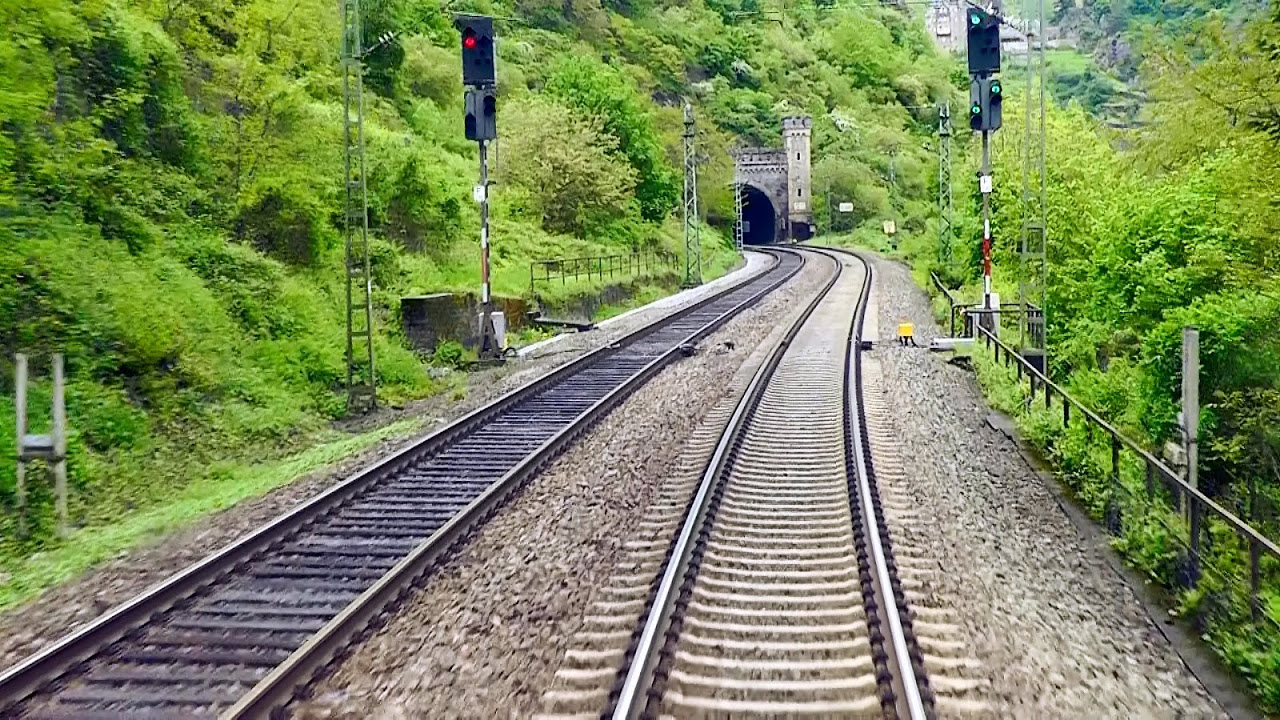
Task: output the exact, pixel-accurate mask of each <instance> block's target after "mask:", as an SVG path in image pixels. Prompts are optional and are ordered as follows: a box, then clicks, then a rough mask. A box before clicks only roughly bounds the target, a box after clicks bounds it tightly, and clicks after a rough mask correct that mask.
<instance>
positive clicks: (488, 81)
mask: <svg viewBox="0 0 1280 720" xmlns="http://www.w3.org/2000/svg"><path fill="white" fill-rule="evenodd" d="M458 29H459V30H460V31H461V40H462V84H463V85H470V86H472V87H492V86H493V85H494V84H495V83H496V82H497V73H496V68H495V64H496V63H495V58H494V43H493V18H491V17H486V16H483V15H464V16H461V17H459V18H458Z"/></svg>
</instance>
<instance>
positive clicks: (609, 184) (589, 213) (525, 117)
mask: <svg viewBox="0 0 1280 720" xmlns="http://www.w3.org/2000/svg"><path fill="white" fill-rule="evenodd" d="M603 125H604V123H603V121H602V120H601V119H599V118H594V117H583V116H580V115H578V114H576V113H574V112H573V111H571V110H569V109H568V108H566V107H564V106H563V105H560V104H558V103H554V102H550V101H547V100H542V99H538V98H529V99H526V100H524V101H521V102H520V103H517V104H515V105H512V106H510V109H509V111H507V112H505V113H504V114H503V121H502V130H501V132H502V134H503V136H505V137H509V138H511V139H510V140H508V141H506V142H505V143H504V146H503V150H504V162H503V164H502V180H503V182H504V184H506V183H510V184H514V185H519V186H522V187H524V188H526V189H528V190H529V191H530V192H531V193H532V194H533V197H534V198H535V207H536V208H537V210H538V211H539V212H540V213H541V216H542V225H543V227H544V228H546V229H547V230H550V231H552V232H566V233H574V234H577V235H582V234H583V233H585V232H586V230H587V229H588V228H590V227H598V226H599V225H600V224H602V223H606V222H609V221H612V220H619V219H621V218H623V217H626V215H627V214H628V212H629V210H630V205H631V198H632V197H633V195H632V193H633V192H634V190H635V187H636V172H635V170H633V169H632V168H631V167H630V166H628V165H627V164H626V162H625V161H624V160H623V159H621V158H619V157H617V152H616V151H617V145H618V141H617V139H615V138H614V137H613V136H612V135H609V134H607V133H605V132H604V130H603Z"/></svg>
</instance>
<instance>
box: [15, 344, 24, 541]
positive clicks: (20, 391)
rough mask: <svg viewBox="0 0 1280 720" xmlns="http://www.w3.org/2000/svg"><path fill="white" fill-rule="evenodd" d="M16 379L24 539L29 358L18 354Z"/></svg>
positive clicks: (19, 492)
mask: <svg viewBox="0 0 1280 720" xmlns="http://www.w3.org/2000/svg"><path fill="white" fill-rule="evenodd" d="M14 365H15V366H16V368H15V374H16V375H17V377H16V378H15V380H16V382H17V396H16V398H15V400H14V404H15V406H16V407H17V409H18V425H17V431H16V433H15V435H14V437H15V438H17V439H18V440H19V442H18V443H17V446H18V448H17V450H18V465H17V467H18V478H17V482H18V484H17V485H16V486H15V488H14V500H15V504H16V505H17V510H18V533H19V534H21V535H22V536H23V537H26V534H27V468H26V463H24V462H22V443H21V439H22V436H23V435H26V434H27V356H26V355H23V354H22V353H18V354H17V355H15V356H14Z"/></svg>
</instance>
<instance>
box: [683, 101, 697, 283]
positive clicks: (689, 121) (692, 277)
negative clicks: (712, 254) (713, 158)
mask: <svg viewBox="0 0 1280 720" xmlns="http://www.w3.org/2000/svg"><path fill="white" fill-rule="evenodd" d="M697 137H698V130H697V127H696V126H695V125H694V122H693V105H691V104H689V103H688V102H686V103H685V104H684V283H683V285H684V287H695V286H698V285H701V284H702V240H701V238H700V237H699V234H698V233H699V231H698V156H697V149H698V148H697Z"/></svg>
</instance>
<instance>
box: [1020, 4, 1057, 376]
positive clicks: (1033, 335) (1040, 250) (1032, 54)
mask: <svg viewBox="0 0 1280 720" xmlns="http://www.w3.org/2000/svg"><path fill="white" fill-rule="evenodd" d="M1024 8H1025V9H1026V17H1027V20H1026V28H1027V34H1026V45H1027V56H1026V62H1027V82H1026V88H1025V95H1026V97H1025V102H1024V103H1023V104H1024V114H1025V118H1024V122H1023V139H1022V243H1021V253H1020V255H1021V272H1019V273H1018V303H1019V304H1020V305H1021V306H1022V318H1023V321H1022V327H1021V348H1022V354H1023V356H1024V357H1026V358H1027V360H1029V361H1030V362H1031V363H1032V364H1033V365H1037V366H1038V367H1039V368H1040V369H1041V370H1042V371H1044V372H1046V373H1047V372H1048V365H1049V363H1048V351H1047V348H1048V345H1047V343H1046V338H1045V327H1046V326H1045V315H1044V313H1045V292H1046V288H1047V285H1048V281H1049V256H1048V247H1047V244H1048V218H1047V217H1046V211H1047V207H1046V205H1047V203H1046V197H1045V184H1046V177H1045V107H1044V105H1045V56H1044V50H1045V42H1044V0H1026V1H1025V3H1024Z"/></svg>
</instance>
